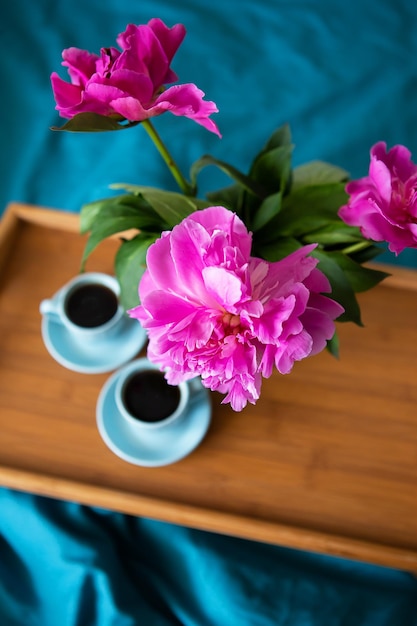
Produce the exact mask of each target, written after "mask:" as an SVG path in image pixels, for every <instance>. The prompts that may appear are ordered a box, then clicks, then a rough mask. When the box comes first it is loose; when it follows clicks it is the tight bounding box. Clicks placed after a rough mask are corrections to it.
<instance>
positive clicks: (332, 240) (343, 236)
mask: <svg viewBox="0 0 417 626" xmlns="http://www.w3.org/2000/svg"><path fill="white" fill-rule="evenodd" d="M361 241H363V237H362V235H361V234H360V232H359V230H358V229H357V228H356V227H355V226H348V225H347V224H345V223H344V222H342V220H337V221H336V220H334V221H332V222H329V223H328V224H327V225H326V226H323V228H319V229H318V230H314V231H313V232H311V233H308V234H307V235H304V236H303V242H304V243H306V244H308V243H318V244H320V245H322V246H335V245H338V244H345V245H348V244H354V243H359V242H361Z"/></svg>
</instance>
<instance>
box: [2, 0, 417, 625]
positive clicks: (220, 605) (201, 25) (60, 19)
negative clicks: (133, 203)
mask: <svg viewBox="0 0 417 626" xmlns="http://www.w3.org/2000/svg"><path fill="white" fill-rule="evenodd" d="M154 16H158V17H161V18H162V19H163V20H164V21H165V22H166V23H167V24H169V25H172V24H174V23H177V22H182V23H184V24H185V26H186V28H187V31H188V34H187V37H186V39H185V41H184V43H183V44H182V46H181V48H180V50H179V52H178V54H177V56H176V57H175V61H174V64H173V65H174V69H175V70H176V71H177V73H178V75H179V77H180V81H181V82H189V81H190V82H195V83H196V84H197V85H198V86H199V87H200V88H202V89H203V90H204V91H205V92H206V97H207V99H209V100H214V101H215V102H216V103H217V105H218V107H219V109H220V113H219V114H218V115H217V116H216V121H217V123H218V124H219V126H220V128H221V131H222V133H223V139H222V140H220V139H218V138H217V137H215V136H214V135H212V134H210V133H208V132H207V131H205V130H204V129H203V128H200V127H198V126H197V125H196V124H194V123H193V122H191V121H190V120H186V119H180V118H173V117H172V116H170V115H169V114H166V115H164V116H162V117H160V118H158V119H157V120H155V126H156V127H157V129H158V131H159V132H160V134H161V135H162V137H163V138H164V140H165V141H166V143H167V145H168V146H169V148H170V149H171V152H172V154H173V156H174V158H175V159H176V160H177V162H178V163H179V165H180V166H181V168H182V169H183V171H188V168H189V166H190V164H191V163H192V161H193V160H194V159H196V158H198V157H199V156H201V155H202V154H203V153H210V154H213V155H214V156H216V157H218V158H220V159H226V160H228V161H231V162H233V163H234V164H235V165H236V166H237V167H239V168H241V169H243V170H246V169H247V168H248V166H249V164H250V161H251V158H252V157H253V155H254V153H255V152H256V151H257V150H258V149H260V148H261V146H262V145H263V144H264V142H265V141H266V139H267V138H268V137H269V135H270V134H271V132H272V131H273V130H274V129H275V128H276V127H278V126H279V125H281V124H282V123H283V122H289V123H290V124H291V127H292V131H293V136H294V142H295V144H296V149H295V153H294V161H295V163H296V164H299V163H303V162H305V161H307V160H310V159H316V158H320V159H323V160H328V161H331V162H333V163H336V164H338V165H340V166H341V167H344V168H346V169H347V170H349V171H350V173H351V175H352V177H358V176H362V175H364V174H365V173H366V172H367V168H368V154H369V148H370V146H371V145H372V144H373V143H375V142H376V141H378V140H385V141H386V142H387V143H388V145H389V146H391V145H393V144H395V143H403V144H406V145H407V146H408V147H409V148H410V149H411V151H412V152H413V154H414V157H415V160H416V159H417V124H416V111H417V30H416V28H415V24H416V22H417V4H416V3H415V2H411V1H410V0H380V1H379V2H374V0H350V2H343V3H342V2H334V1H333V0H321V1H314V0H299V1H297V2H295V1H292V0H275V2H271V1H270V0H257V2H250V0H228V1H227V2H224V1H222V2H220V1H217V0H212V1H211V2H206V1H205V0H176V1H175V2H173V1H172V0H142V1H141V2H136V3H133V2H129V0H101V1H98V0H71V1H70V0H59V2H57V1H56V0H36V2H32V1H31V0H13V2H11V3H2V6H1V8H0V29H1V35H2V44H3V54H2V61H1V63H0V85H1V97H0V117H1V137H2V149H1V150H0V211H1V210H2V209H3V208H4V207H5V205H6V204H7V202H9V201H12V200H18V201H23V202H29V203H34V204H38V205H42V206H50V207H55V208H61V209H63V210H65V211H72V212H77V211H79V209H80V206H81V205H82V204H84V203H85V202H89V201H91V200H94V199H97V198H99V197H102V196H106V195H108V194H109V193H110V192H109V189H108V185H109V184H110V183H112V182H120V181H123V182H132V183H142V184H146V185H158V186H163V187H165V188H171V189H175V184H174V182H173V180H171V177H170V174H169V173H168V172H167V171H166V169H165V167H164V166H163V164H162V163H161V161H160V158H159V155H157V154H156V151H155V150H154V148H153V146H152V145H151V144H150V140H149V138H148V137H147V135H146V134H145V133H144V132H143V129H141V128H140V127H138V128H135V129H134V130H130V131H122V132H119V133H109V134H107V133H104V134H95V135H74V134H61V133H53V132H52V131H50V130H49V127H50V126H52V125H56V124H61V123H62V119H60V118H59V117H58V115H57V113H56V111H55V110H54V105H55V103H54V100H53V97H52V93H51V89H50V83H49V75H50V73H51V72H52V71H59V72H60V74H61V76H65V70H64V69H63V68H61V67H60V60H61V51H62V49H63V48H66V47H69V46H72V45H74V46H78V47H81V48H88V49H90V50H91V51H98V50H99V48H100V47H101V46H103V45H111V44H112V43H113V42H114V39H115V35H116V34H117V33H119V32H121V31H122V30H124V28H125V26H126V24H127V23H129V22H136V23H144V22H146V21H148V19H150V18H151V17H154ZM225 182H226V181H225V180H224V179H222V178H221V175H219V174H218V173H216V171H215V170H214V169H208V170H206V171H205V172H204V173H203V175H202V177H201V178H200V191H201V193H204V191H205V190H207V189H208V188H209V187H212V186H213V185H214V184H216V185H217V184H218V185H222V184H223V183H225ZM384 260H389V261H393V260H394V259H393V257H392V256H391V255H389V257H386V258H384ZM398 262H400V263H402V264H405V265H411V266H414V267H417V255H416V251H410V252H404V253H403V254H401V255H400V257H399V258H398ZM0 624H2V626H3V625H4V626H17V625H19V626H32V625H35V624H36V625H37V626H38V625H42V626H56V625H58V624H59V625H60V626H75V625H76V626H96V625H97V626H107V625H110V624H112V625H117V626H124V625H129V626H130V625H133V624H134V625H136V624H145V625H150V626H152V625H155V626H172V625H180V624H184V625H187V626H189V625H193V626H206V625H210V626H211V625H213V626H214V625H216V626H217V625H220V624H221V625H227V626H229V625H230V626H235V625H236V626H272V625H274V626H275V625H278V626H284V625H285V626H316V625H317V626H416V625H417V583H416V579H415V578H413V577H412V576H411V575H409V574H406V573H403V572H396V571H392V570H387V569H384V568H379V567H374V566H370V565H369V566H368V565H365V564H358V563H352V562H349V561H345V560H342V559H334V558H330V557H324V556H320V555H314V554H308V553H305V552H298V551H293V550H287V549H283V548H278V547H273V546H268V545H263V544H259V543H254V542H247V541H242V540H237V539H232V538H227V537H223V536H220V535H211V534H208V533H202V532H197V531H193V530H189V529H186V528H180V527H175V526H172V525H168V524H163V523H159V522H155V521H150V520H144V519H136V518H131V517H127V516H124V515H121V514H116V513H111V512H107V511H101V510H97V509H92V508H88V507H83V506H80V505H79V504H76V503H65V502H57V501H54V500H48V499H44V498H40V497H36V496H33V495H29V494H21V493H16V492H13V491H10V490H7V489H2V490H0Z"/></svg>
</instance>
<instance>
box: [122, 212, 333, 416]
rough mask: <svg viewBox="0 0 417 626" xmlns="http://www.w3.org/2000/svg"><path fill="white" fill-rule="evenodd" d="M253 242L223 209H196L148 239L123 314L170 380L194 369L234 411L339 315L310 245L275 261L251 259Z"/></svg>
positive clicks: (328, 331)
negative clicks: (130, 305) (134, 296)
mask: <svg viewBox="0 0 417 626" xmlns="http://www.w3.org/2000/svg"><path fill="white" fill-rule="evenodd" d="M251 244H252V238H251V234H250V233H249V232H248V231H247V229H246V227H245V225H244V224H243V222H242V221H241V220H240V219H239V218H238V217H237V216H236V215H235V214H234V213H232V212H231V211H229V210H227V209H225V208H223V207H220V206H217V207H210V208H207V209H204V210H201V211H196V212H195V213H193V214H192V215H190V216H189V217H187V218H185V219H184V220H183V221H182V222H181V223H180V224H179V225H177V226H175V227H174V228H173V230H172V231H169V232H164V233H162V236H161V238H160V239H158V240H157V241H156V242H155V243H154V244H153V245H152V246H150V248H149V250H148V255H147V270H146V272H145V274H144V276H143V278H142V280H141V282H140V285H139V296H140V299H141V304H140V305H139V306H138V307H136V308H134V309H132V310H130V311H129V314H130V316H131V317H134V318H137V319H138V320H139V321H140V322H141V324H142V325H143V327H144V328H146V329H147V332H148V337H149V346H148V357H149V359H150V360H151V361H153V362H154V363H156V364H158V366H159V367H160V368H161V369H162V370H165V372H166V378H167V380H168V382H170V383H171V384H178V383H179V382H181V381H183V380H187V379H190V378H193V377H195V376H198V375H199V376H201V380H202V382H203V385H204V386H206V387H207V388H209V389H211V390H213V391H219V392H220V393H223V394H227V395H226V397H225V398H224V400H223V402H230V404H231V406H232V408H233V409H234V410H236V411H240V410H241V409H243V408H244V407H245V406H246V403H247V402H248V401H249V402H251V403H252V404H254V403H255V402H256V400H257V399H258V398H259V395H260V389H261V379H262V376H264V377H269V376H270V375H271V373H272V371H273V368H274V367H276V368H277V369H278V371H279V372H281V373H282V374H286V373H289V372H290V371H291V369H292V367H293V364H294V362H295V361H299V360H301V359H304V358H305V357H308V356H311V355H313V354H316V353H318V352H320V351H321V350H322V349H323V348H324V347H325V345H326V341H327V340H329V339H331V338H332V337H333V334H334V332H335V325H334V320H335V319H336V318H337V317H338V316H339V315H340V314H341V313H342V312H343V308H342V307H341V306H340V305H339V304H338V303H337V302H335V301H334V300H332V299H331V298H329V297H327V296H325V295H323V293H326V292H330V285H329V282H328V280H327V278H326V277H325V276H324V274H323V273H322V272H321V271H320V270H319V269H317V268H316V265H317V260H316V259H314V258H313V257H311V256H309V253H310V252H311V251H312V250H313V249H314V247H315V246H314V244H313V245H309V246H305V247H303V248H300V249H299V250H297V251H296V252H294V253H293V254H291V255H289V256H287V257H286V258H284V259H283V260H281V261H278V262H275V263H269V262H267V261H264V260H262V259H259V258H255V257H252V256H251V255H250V252H251Z"/></svg>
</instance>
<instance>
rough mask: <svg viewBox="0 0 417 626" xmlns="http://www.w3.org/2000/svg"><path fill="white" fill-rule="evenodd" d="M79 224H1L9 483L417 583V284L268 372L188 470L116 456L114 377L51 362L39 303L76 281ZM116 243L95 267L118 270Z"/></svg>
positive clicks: (217, 421)
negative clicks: (287, 369) (106, 397)
mask: <svg viewBox="0 0 417 626" xmlns="http://www.w3.org/2000/svg"><path fill="white" fill-rule="evenodd" d="M84 244H85V239H84V238H83V237H81V236H80V235H79V234H78V216H76V215H71V214H68V213H62V212H59V211H52V210H50V209H40V208H37V207H30V206H26V205H19V204H13V205H10V206H9V208H8V211H7V212H6V214H5V216H4V218H3V220H2V222H1V225H0V336H1V348H0V428H1V437H0V484H2V485H4V486H8V487H12V488H15V489H21V490H27V491H31V492H34V493H39V494H43V495H46V496H51V497H56V498H61V499H67V500H74V501H78V502H82V503H86V504H91V505H95V506H103V507H106V508H110V509H114V510H118V511H123V512H125V513H130V514H134V515H142V516H146V517H152V518H156V519H161V520H165V521H169V522H173V523H177V524H183V525H188V526H193V527H196V528H201V529H205V530H210V531H215V532H220V533H225V534H230V535H236V536H241V537H246V538H248V539H254V540H259V541H266V542H271V543H276V544H280V545H285V546H290V547H295V548H301V549H308V550H312V551H318V552H325V553H329V554H334V555H339V556H345V557H348V558H353V559H360V560H365V561H370V562H374V563H379V564H382V565H387V566H391V567H396V568H401V569H407V570H410V571H414V572H417V408H416V407H417V377H416V367H417V365H416V364H417V275H416V273H414V272H413V271H407V270H404V269H403V270H401V269H393V270H392V271H393V277H392V278H390V279H388V280H387V281H386V282H384V284H383V285H381V286H379V287H377V288H376V289H374V290H372V291H371V292H367V293H365V294H362V295H361V297H360V302H361V306H362V312H363V321H364V324H365V328H358V327H356V326H354V325H352V324H350V325H347V324H346V325H342V324H340V325H339V327H338V332H339V335H340V341H341V357H340V360H336V359H334V358H333V357H331V356H330V355H329V354H327V353H322V354H320V355H318V356H316V357H313V358H311V359H307V360H306V361H303V362H301V363H299V364H296V365H295V367H294V370H293V372H292V373H291V374H290V375H288V376H280V375H278V374H277V375H273V376H272V377H271V378H270V379H269V380H267V381H265V382H264V384H263V391H262V397H261V400H260V401H259V402H258V403H257V405H256V406H254V407H253V406H250V407H248V408H247V409H246V410H244V411H243V412H242V413H234V412H233V411H232V410H231V409H230V408H228V407H226V406H223V405H221V404H220V402H221V397H220V396H218V395H217V394H212V407H213V420H212V423H211V426H210V429H209V432H208V434H207V436H206V437H205V439H204V441H203V442H202V443H201V444H200V446H199V447H198V448H197V449H196V450H195V451H194V452H193V453H192V454H191V455H190V456H188V457H187V458H185V459H183V460H182V461H180V462H178V463H175V464H174V465H170V466H167V467H161V468H142V467H137V466H134V465H131V464H128V463H126V462H124V461H122V460H121V459H119V458H118V457H116V456H115V455H114V454H113V453H112V452H111V451H110V450H109V449H108V448H107V447H106V445H105V444H104V443H103V441H102V439H101V437H100V435H99V433H98V430H97V427H96V418H95V407H96V401H97V396H98V394H99V391H100V389H101V387H102V385H103V384H104V383H105V381H106V380H107V378H108V376H109V375H110V374H93V375H92V374H90V375H85V374H79V373H76V372H72V371H69V370H67V369H65V368H64V367H62V366H61V365H59V364H58V363H56V362H55V361H54V360H53V359H52V357H51V356H50V355H49V354H48V352H47V351H46V349H45V347H44V345H43V342H42V338H41V333H40V324H41V317H40V314H39V303H40V301H41V300H42V299H43V298H45V297H50V296H51V295H52V294H53V293H55V292H56V291H57V289H58V288H59V287H60V286H61V285H62V284H63V283H64V282H66V281H67V280H68V279H70V278H71V277H72V276H74V275H75V274H76V273H77V272H78V269H79V262H80V258H81V254H82V250H83V247H84ZM117 245H118V244H117V241H116V240H111V241H106V242H104V243H103V244H101V245H100V246H99V247H98V249H97V250H96V252H95V253H94V254H93V255H92V257H91V259H90V260H89V263H88V266H87V269H88V270H97V271H106V272H109V273H112V271H113V268H112V266H113V257H114V252H115V250H116V249H117Z"/></svg>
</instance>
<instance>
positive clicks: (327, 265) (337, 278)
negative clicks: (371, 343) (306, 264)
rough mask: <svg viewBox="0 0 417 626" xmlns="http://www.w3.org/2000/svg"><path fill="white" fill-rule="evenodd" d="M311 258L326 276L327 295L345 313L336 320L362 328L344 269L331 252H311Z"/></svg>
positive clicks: (358, 310) (353, 294)
mask: <svg viewBox="0 0 417 626" xmlns="http://www.w3.org/2000/svg"><path fill="white" fill-rule="evenodd" d="M311 255H312V256H314V257H315V258H317V259H318V260H319V266H318V268H319V269H320V270H321V271H322V272H323V273H324V274H325V275H326V276H327V278H328V279H329V281H330V284H331V287H332V293H331V294H329V295H330V297H331V298H333V300H336V302H339V304H341V305H342V306H343V308H344V309H345V312H344V313H343V314H342V315H341V316H340V317H339V318H338V321H340V322H354V323H355V324H357V325H358V326H363V324H362V320H361V312H360V308H359V304H358V301H357V300H356V296H355V291H354V289H353V287H352V285H351V283H350V280H349V279H348V277H347V275H346V273H345V271H344V269H343V268H342V267H340V265H339V264H338V262H337V260H338V258H337V257H335V255H334V253H333V252H325V251H322V250H317V249H316V250H313V252H312V253H311Z"/></svg>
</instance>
